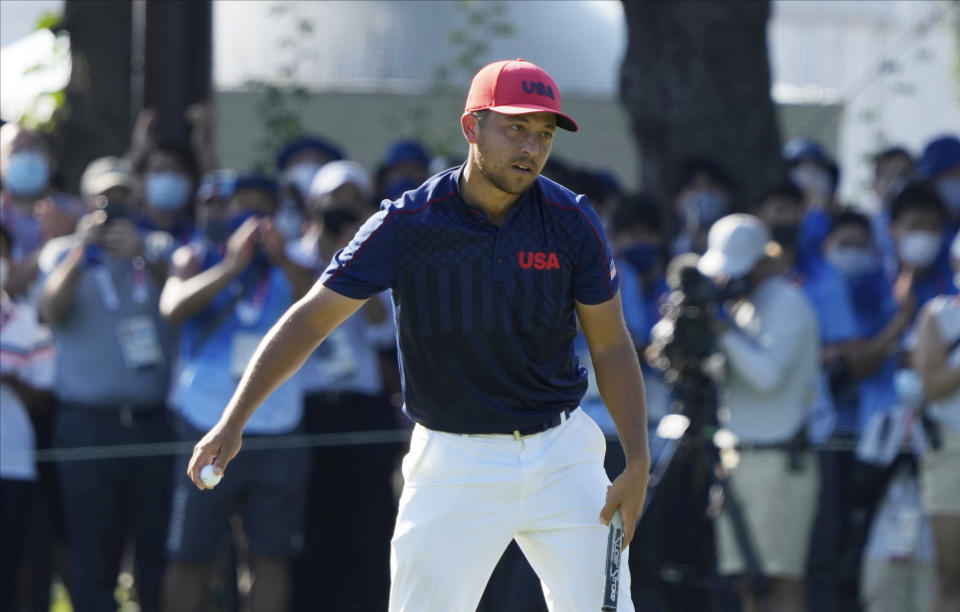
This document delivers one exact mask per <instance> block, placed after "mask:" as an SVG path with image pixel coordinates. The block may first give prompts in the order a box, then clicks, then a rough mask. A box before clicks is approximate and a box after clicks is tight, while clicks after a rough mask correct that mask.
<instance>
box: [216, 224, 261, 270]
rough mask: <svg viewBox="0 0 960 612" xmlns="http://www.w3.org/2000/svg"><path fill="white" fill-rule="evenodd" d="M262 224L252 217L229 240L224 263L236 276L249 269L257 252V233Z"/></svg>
mask: <svg viewBox="0 0 960 612" xmlns="http://www.w3.org/2000/svg"><path fill="white" fill-rule="evenodd" d="M259 227H260V222H259V220H258V219H257V218H256V217H250V218H249V219H247V220H246V221H244V222H243V224H242V225H240V227H238V228H237V230H236V231H235V232H233V234H231V235H230V238H229V239H227V252H226V255H225V256H224V262H225V263H226V264H227V266H228V267H229V269H230V270H231V271H232V272H234V273H235V274H239V273H241V272H243V271H244V270H246V269H247V266H249V265H250V262H251V261H252V260H253V256H254V254H255V253H256V251H257V233H258V231H259Z"/></svg>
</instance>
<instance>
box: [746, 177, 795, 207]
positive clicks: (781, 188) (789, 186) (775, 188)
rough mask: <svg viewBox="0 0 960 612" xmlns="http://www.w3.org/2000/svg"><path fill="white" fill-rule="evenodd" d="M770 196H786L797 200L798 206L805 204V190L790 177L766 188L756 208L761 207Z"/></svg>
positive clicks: (785, 197) (788, 198)
mask: <svg viewBox="0 0 960 612" xmlns="http://www.w3.org/2000/svg"><path fill="white" fill-rule="evenodd" d="M770 198H784V199H787V200H791V201H793V202H796V203H797V205H798V206H802V205H803V191H802V190H801V189H800V188H799V187H797V186H796V184H795V183H794V182H793V181H791V180H790V179H788V178H783V179H781V180H780V181H778V182H776V183H774V184H773V185H770V186H769V187H767V188H766V189H764V190H763V194H762V195H761V196H760V200H759V201H758V202H757V205H756V207H755V208H760V207H761V206H763V203H764V202H766V201H767V200H769V199H770Z"/></svg>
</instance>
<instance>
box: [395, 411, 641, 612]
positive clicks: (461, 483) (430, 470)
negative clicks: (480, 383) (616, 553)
mask: <svg viewBox="0 0 960 612" xmlns="http://www.w3.org/2000/svg"><path fill="white" fill-rule="evenodd" d="M605 450H606V440H605V439H604V436H603V433H602V432H601V431H600V428H599V427H597V425H596V423H594V422H593V420H592V419H591V418H590V417H589V416H587V415H586V414H585V413H584V412H583V411H582V410H575V411H573V412H572V413H571V414H570V418H569V419H567V420H566V422H564V423H563V424H561V425H559V426H557V427H554V428H552V429H549V430H547V431H545V432H543V433H539V434H534V435H531V436H526V437H523V438H521V439H519V440H517V439H515V438H514V436H512V435H461V434H451V433H444V432H438V431H432V430H429V429H427V428H425V427H422V426H420V425H417V426H416V427H415V428H414V430H413V435H412V437H411V441H410V452H409V453H407V455H406V457H404V460H403V477H404V486H403V494H402V495H401V497H400V508H399V513H398V516H397V525H396V528H395V530H394V534H393V541H392V546H391V553H390V574H391V587H390V611H391V612H401V611H402V612H473V611H474V610H476V607H477V604H478V603H479V602H480V597H481V595H482V594H483V590H484V588H485V587H486V584H487V580H488V579H489V577H490V574H491V573H492V572H493V568H494V567H495V565H496V563H497V561H498V560H499V559H500V556H501V554H502V553H503V551H504V549H505V548H506V547H507V545H508V544H509V543H510V540H511V539H516V541H517V543H518V544H519V545H520V549H521V550H522V551H523V553H524V555H526V557H527V559H528V560H529V562H530V564H531V565H532V566H533V569H534V570H535V571H536V572H537V575H538V576H539V577H540V581H541V582H540V584H541V586H542V588H543V592H544V595H545V596H546V600H547V604H548V607H549V609H550V610H551V611H553V612H567V611H574V610H576V611H586V610H589V611H590V612H596V611H597V610H599V609H600V604H601V603H602V598H603V588H604V557H605V553H606V546H607V533H608V528H607V527H606V526H604V525H603V524H601V523H600V521H599V516H600V509H601V508H602V507H603V503H604V500H605V496H606V490H607V485H609V484H610V481H609V480H608V479H607V476H606V474H605V472H604V470H603V456H604V452H605ZM621 559H622V564H621V568H620V584H619V592H620V594H621V596H620V597H619V600H620V601H619V608H618V609H619V610H621V611H623V610H626V611H632V610H633V604H632V603H631V601H630V573H629V570H628V568H627V553H626V551H624V553H623V555H622V557H621Z"/></svg>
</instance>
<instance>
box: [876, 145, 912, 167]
mask: <svg viewBox="0 0 960 612" xmlns="http://www.w3.org/2000/svg"><path fill="white" fill-rule="evenodd" d="M895 157H906V158H907V159H909V160H910V162H911V163H913V156H912V155H910V151H907V150H906V149H905V148H903V147H888V148H886V149H884V150H883V151H880V152H879V153H877V154H876V155H874V156H873V165H874V166H879V165H880V164H882V163H883V162H885V161H889V160H891V159H893V158H895Z"/></svg>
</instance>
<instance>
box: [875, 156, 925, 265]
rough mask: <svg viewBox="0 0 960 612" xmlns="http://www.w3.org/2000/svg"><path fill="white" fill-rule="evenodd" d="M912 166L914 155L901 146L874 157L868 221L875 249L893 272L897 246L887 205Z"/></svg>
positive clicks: (900, 186) (910, 173)
mask: <svg viewBox="0 0 960 612" xmlns="http://www.w3.org/2000/svg"><path fill="white" fill-rule="evenodd" d="M913 169H914V161H913V157H912V156H911V155H910V152H909V151H907V150H906V149H904V148H903V147H890V148H888V149H884V150H883V151H881V152H880V153H878V154H877V155H876V156H875V157H874V158H873V192H872V197H873V199H874V206H873V207H872V213H871V217H870V221H871V224H872V231H873V236H874V240H875V242H876V246H877V249H878V251H879V254H880V257H881V258H882V260H883V266H884V269H885V270H887V272H888V274H895V273H896V268H897V265H896V263H897V254H896V249H895V247H894V245H893V238H892V237H891V236H890V205H891V204H892V203H893V199H894V198H895V197H897V195H899V194H900V192H901V191H903V188H904V187H906V186H907V183H909V182H910V176H911V175H912V174H913Z"/></svg>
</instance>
